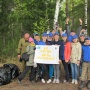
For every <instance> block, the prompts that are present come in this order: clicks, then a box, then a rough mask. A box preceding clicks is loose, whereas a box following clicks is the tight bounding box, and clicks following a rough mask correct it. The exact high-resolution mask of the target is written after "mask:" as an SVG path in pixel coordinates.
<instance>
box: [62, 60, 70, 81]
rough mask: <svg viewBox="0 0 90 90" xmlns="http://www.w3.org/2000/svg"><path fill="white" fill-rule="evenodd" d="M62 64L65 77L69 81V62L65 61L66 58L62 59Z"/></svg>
mask: <svg viewBox="0 0 90 90" xmlns="http://www.w3.org/2000/svg"><path fill="white" fill-rule="evenodd" d="M62 64H63V66H64V70H65V79H66V81H67V82H68V81H69V68H68V63H66V62H65V60H62Z"/></svg>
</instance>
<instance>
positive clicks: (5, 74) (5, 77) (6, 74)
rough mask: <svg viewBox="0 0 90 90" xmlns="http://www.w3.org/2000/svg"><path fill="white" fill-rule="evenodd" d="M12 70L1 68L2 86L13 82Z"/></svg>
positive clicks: (0, 83)
mask: <svg viewBox="0 0 90 90" xmlns="http://www.w3.org/2000/svg"><path fill="white" fill-rule="evenodd" d="M10 73H11V72H10V68H9V67H8V68H6V67H0V86H1V85H5V84H8V83H10V82H11V75H10Z"/></svg>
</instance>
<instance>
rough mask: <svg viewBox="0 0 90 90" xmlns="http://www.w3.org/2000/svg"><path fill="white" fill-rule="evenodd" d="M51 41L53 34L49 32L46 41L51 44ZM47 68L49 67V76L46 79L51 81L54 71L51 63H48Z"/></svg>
mask: <svg viewBox="0 0 90 90" xmlns="http://www.w3.org/2000/svg"><path fill="white" fill-rule="evenodd" d="M52 41H53V34H52V32H50V33H49V35H48V43H49V45H51V44H52ZM48 68H49V75H48V76H49V79H48V81H47V83H51V81H52V76H53V73H54V67H53V64H49V65H48Z"/></svg>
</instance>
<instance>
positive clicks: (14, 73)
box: [3, 64, 21, 79]
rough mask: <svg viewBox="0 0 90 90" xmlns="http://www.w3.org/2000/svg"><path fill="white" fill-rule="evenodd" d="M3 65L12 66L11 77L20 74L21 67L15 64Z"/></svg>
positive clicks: (5, 65)
mask: <svg viewBox="0 0 90 90" xmlns="http://www.w3.org/2000/svg"><path fill="white" fill-rule="evenodd" d="M3 67H5V68H10V76H11V79H14V78H16V77H18V76H19V75H20V73H21V72H20V69H19V68H18V66H17V65H15V64H4V65H3Z"/></svg>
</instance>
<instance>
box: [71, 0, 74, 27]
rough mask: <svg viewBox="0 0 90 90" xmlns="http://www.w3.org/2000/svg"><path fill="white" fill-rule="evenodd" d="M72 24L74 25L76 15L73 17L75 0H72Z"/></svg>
mask: <svg viewBox="0 0 90 90" xmlns="http://www.w3.org/2000/svg"><path fill="white" fill-rule="evenodd" d="M71 3H72V26H74V17H73V8H74V0H72V2H71Z"/></svg>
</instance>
